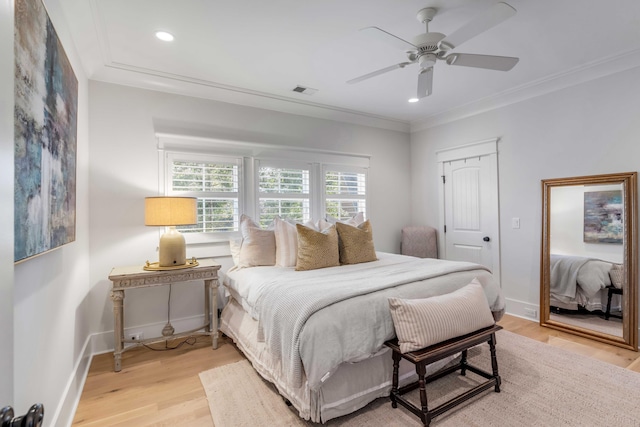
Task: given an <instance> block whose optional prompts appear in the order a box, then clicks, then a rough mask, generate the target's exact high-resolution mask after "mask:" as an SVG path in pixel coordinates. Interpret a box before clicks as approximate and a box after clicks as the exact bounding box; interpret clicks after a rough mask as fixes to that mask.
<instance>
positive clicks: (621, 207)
mask: <svg viewBox="0 0 640 427" xmlns="http://www.w3.org/2000/svg"><path fill="white" fill-rule="evenodd" d="M542 184H543V224H542V225H543V227H542V233H543V236H542V237H543V239H542V259H541V266H542V268H541V298H540V300H541V316H540V324H541V325H543V326H548V327H552V328H555V329H560V330H564V331H567V332H571V333H575V334H578V335H582V336H586V337H591V338H594V339H597V340H599V341H605V342H609V343H612V344H615V345H619V346H621V347H625V348H631V349H634V350H637V336H638V323H637V322H638V321H637V282H636V277H637V276H636V274H637V273H636V270H637V262H636V247H637V243H636V242H637V236H636V224H635V218H636V216H637V201H636V191H637V188H636V173H635V172H633V173H625V174H610V175H596V176H589V177H576V178H561V179H551V180H543V181H542Z"/></svg>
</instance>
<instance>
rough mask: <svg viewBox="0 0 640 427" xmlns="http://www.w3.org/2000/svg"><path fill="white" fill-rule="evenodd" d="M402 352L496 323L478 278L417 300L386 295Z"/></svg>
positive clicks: (427, 345)
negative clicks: (453, 288)
mask: <svg viewBox="0 0 640 427" xmlns="http://www.w3.org/2000/svg"><path fill="white" fill-rule="evenodd" d="M389 309H390V310H391V318H392V319H393V326H394V328H395V330H396V336H397V337H398V345H399V346H400V351H401V352H402V353H407V352H409V351H414V350H419V349H421V348H425V347H429V346H430V345H433V344H437V343H439V342H442V341H446V340H448V339H451V338H455V337H459V336H462V335H465V334H469V333H471V332H474V331H477V330H478V329H482V328H486V327H488V326H491V325H493V324H494V323H495V321H494V319H493V315H492V314H491V309H490V308H489V303H488V302H487V297H486V296H485V293H484V290H483V289H482V285H481V284H480V282H479V281H478V279H473V280H472V281H471V283H469V284H468V285H467V286H465V287H463V288H460V289H458V290H456V291H453V292H451V293H448V294H444V295H439V296H434V297H431V298H420V299H400V298H389Z"/></svg>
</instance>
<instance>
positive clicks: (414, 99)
mask: <svg viewBox="0 0 640 427" xmlns="http://www.w3.org/2000/svg"><path fill="white" fill-rule="evenodd" d="M418 101H420V100H419V99H418V98H409V102H418Z"/></svg>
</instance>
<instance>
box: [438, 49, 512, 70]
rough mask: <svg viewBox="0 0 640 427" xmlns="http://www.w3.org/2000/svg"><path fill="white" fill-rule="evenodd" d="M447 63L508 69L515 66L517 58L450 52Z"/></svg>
mask: <svg viewBox="0 0 640 427" xmlns="http://www.w3.org/2000/svg"><path fill="white" fill-rule="evenodd" d="M444 59H445V61H447V64H449V65H462V66H463V67H474V68H486V69H487V70H498V71H509V70H510V69H512V68H513V67H515V66H516V64H517V63H518V61H519V60H520V59H519V58H514V57H511V56H493V55H475V54H472V53H452V54H451V55H448V56H446V57H445V58H444Z"/></svg>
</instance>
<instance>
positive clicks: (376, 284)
mask: <svg viewBox="0 0 640 427" xmlns="http://www.w3.org/2000/svg"><path fill="white" fill-rule="evenodd" d="M378 255H379V258H380V260H379V261H375V262H371V263H365V264H358V265H354V266H341V267H331V268H325V269H321V270H313V271H301V272H294V273H293V274H288V273H287V272H283V274H281V277H280V279H279V280H268V281H269V283H268V286H265V285H260V286H258V288H260V289H261V291H260V295H259V296H258V297H257V298H256V299H255V303H254V304H253V309H254V310H255V311H257V314H258V316H257V317H258V322H259V338H258V339H261V338H263V339H264V341H265V342H266V344H267V346H268V347H269V349H270V351H271V353H272V354H273V356H274V357H275V358H278V359H280V360H281V363H282V368H283V372H284V375H285V376H286V380H287V381H288V382H289V383H290V384H292V385H293V386H294V387H299V386H301V385H302V379H303V370H304V368H303V359H301V354H300V345H301V341H300V335H301V332H302V331H303V329H304V328H305V327H306V325H307V322H308V320H309V319H310V318H311V317H312V316H314V315H316V314H317V313H319V312H320V311H321V310H322V309H324V308H327V307H329V306H338V305H337V304H338V303H339V302H341V301H345V300H348V299H351V298H354V297H358V296H362V295H367V294H371V293H373V292H376V291H381V290H384V289H389V288H394V287H397V286H399V285H403V284H408V283H411V282H417V281H420V280H424V279H429V278H434V277H439V276H444V275H448V274H450V273H454V272H461V271H476V272H475V273H473V274H471V277H470V278H469V277H465V278H464V279H462V278H459V279H457V281H455V284H452V283H453V282H452V281H449V282H447V283H446V285H445V286H443V289H439V290H436V291H431V292H429V291H423V292H422V293H423V297H426V296H430V295H433V294H438V292H440V293H446V292H451V291H452V290H454V289H457V288H459V287H462V286H464V285H466V284H468V283H469V281H470V280H471V279H472V278H473V277H474V274H480V273H484V274H487V273H485V271H486V270H487V269H486V268H485V267H482V266H480V265H478V264H473V263H468V262H454V261H444V260H437V259H418V258H413V257H403V256H397V255H389V254H378ZM478 270H480V271H479V272H478ZM482 270H485V271H482ZM461 281H464V283H460V282H461ZM487 281H489V282H491V284H490V285H486V287H493V288H492V289H489V290H487V289H486V288H485V293H487V294H489V295H491V296H489V295H487V299H488V300H489V305H490V306H492V310H494V311H499V310H502V309H503V308H504V300H503V299H502V296H501V294H500V291H499V289H498V287H497V286H496V285H495V283H494V282H493V281H492V280H487ZM420 286H421V287H422V288H423V289H424V288H425V287H426V288H428V286H427V285H425V284H422V283H421V284H420ZM444 288H447V289H448V290H446V289H444ZM254 289H255V288H254ZM395 295H396V296H400V297H412V296H411V295H412V294H411V293H409V294H407V295H403V294H402V293H401V292H396V294H395ZM413 295H415V293H414V294H413ZM413 298H416V296H413ZM380 299H381V298H378V299H377V306H378V308H377V309H376V310H374V309H373V305H374V303H373V300H371V303H368V304H359V308H357V309H356V308H352V306H350V305H349V306H344V307H343V306H340V307H341V312H342V315H345V314H346V315H347V316H348V317H347V319H348V322H349V326H350V328H344V324H342V326H343V327H342V329H354V328H355V329H356V330H357V331H359V334H360V335H373V334H376V333H378V332H377V331H376V329H381V330H382V329H383V326H384V328H387V329H384V332H383V333H382V334H381V337H380V339H381V340H384V339H390V338H391V337H392V336H393V325H392V323H391V320H390V315H389V309H388V304H387V300H386V298H384V301H380ZM495 306H498V307H495ZM352 310H356V311H357V310H361V311H367V312H368V316H369V317H367V316H362V317H363V318H365V319H371V316H373V319H377V320H376V322H375V324H370V323H366V322H365V321H363V320H359V316H360V314H359V313H358V312H355V311H352ZM345 311H346V313H345ZM372 312H373V314H372ZM318 316H320V315H319V314H318ZM381 323H382V324H384V325H380V324H381ZM326 324H327V323H326V322H321V325H326ZM389 326H390V328H391V330H390V331H389V330H388V328H389ZM309 328H311V327H309ZM338 328H339V326H338ZM315 329H316V330H317V331H316V332H314V333H313V335H314V336H315V337H318V335H320V337H321V338H322V339H321V340H320V341H318V338H315V341H314V343H313V344H309V345H308V347H311V348H309V349H307V350H306V351H305V352H306V353H307V354H308V357H309V359H310V360H307V363H308V365H306V366H305V368H306V372H305V373H306V376H307V381H308V382H309V386H310V388H312V389H315V388H317V387H319V385H320V383H321V382H322V381H324V380H325V379H326V378H327V377H328V376H329V375H330V374H331V373H332V371H333V370H335V369H336V368H337V365H338V364H339V363H341V362H343V361H356V360H357V359H358V357H359V358H360V359H363V358H365V357H368V356H370V355H371V353H366V351H365V354H363V355H359V356H358V355H354V354H339V355H337V356H332V357H330V358H327V356H326V355H323V354H322V353H324V352H325V351H326V352H335V351H337V352H341V351H342V349H341V348H340V347H339V345H337V344H338V343H337V342H335V341H336V338H335V337H334V334H333V332H334V330H333V329H331V330H329V331H325V333H324V334H322V332H323V330H322V326H318V325H316V326H315ZM338 333H339V332H338ZM379 335H380V334H379ZM389 335H391V336H389ZM261 336H262V337H261ZM383 342H384V341H381V342H378V343H376V344H375V345H376V346H377V349H374V350H375V351H379V350H380V348H381V346H382V343H383ZM375 351H374V352H375ZM336 357H337V358H339V359H342V360H333V359H335V358H336ZM323 358H324V359H323ZM327 359H331V360H327Z"/></svg>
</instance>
